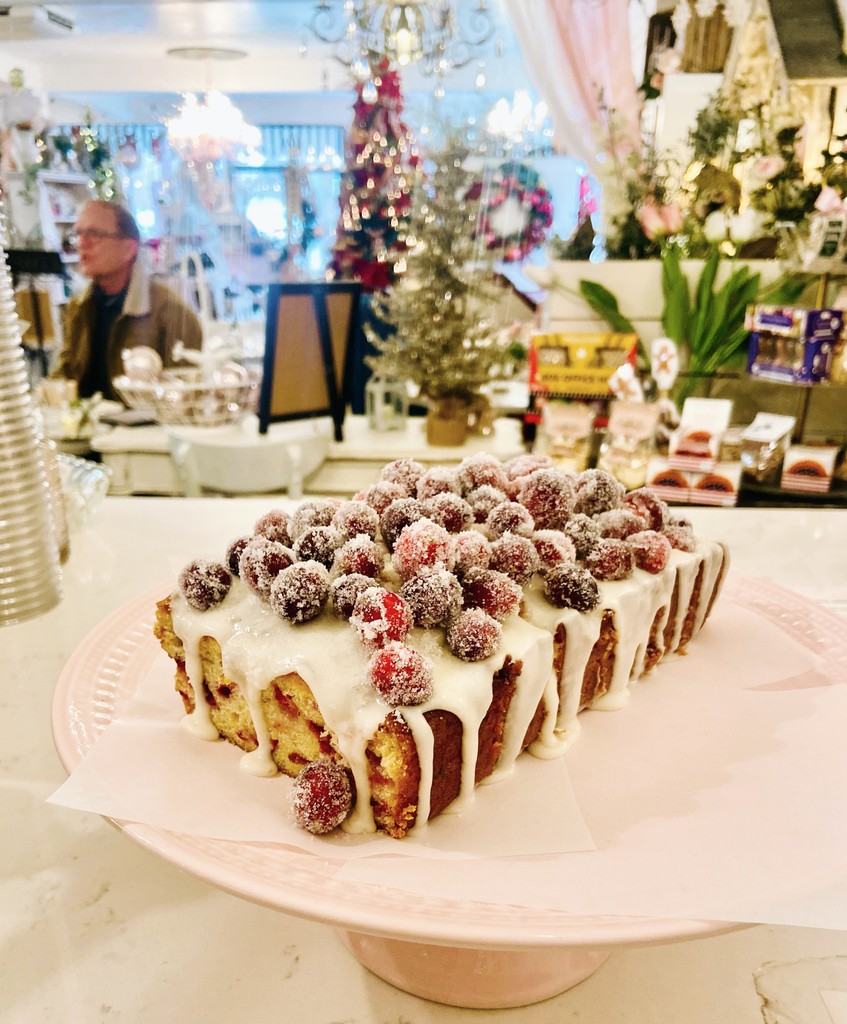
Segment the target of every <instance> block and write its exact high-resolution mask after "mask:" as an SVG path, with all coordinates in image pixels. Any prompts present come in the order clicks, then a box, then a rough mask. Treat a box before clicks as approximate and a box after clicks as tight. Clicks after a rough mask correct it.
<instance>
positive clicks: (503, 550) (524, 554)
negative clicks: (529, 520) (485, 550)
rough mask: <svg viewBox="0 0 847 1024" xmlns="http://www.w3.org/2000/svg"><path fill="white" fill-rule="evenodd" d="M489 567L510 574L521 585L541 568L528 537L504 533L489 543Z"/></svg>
mask: <svg viewBox="0 0 847 1024" xmlns="http://www.w3.org/2000/svg"><path fill="white" fill-rule="evenodd" d="M490 567H491V568H492V569H497V571H498V572H504V573H505V574H506V575H507V576H511V577H512V579H513V580H514V581H515V582H516V583H519V584H520V585H521V586H523V585H524V583H528V582H529V580H530V579H531V577H532V575H533V573H536V572H538V570H539V569H540V568H541V559H540V558H539V557H538V552H537V551H536V550H535V545H534V544H533V543H532V541H531V540H530V539H529V538H528V537H518V536H517V535H516V534H514V533H504V534H503V536H502V537H498V538H497V540H495V541H492V543H491V562H490Z"/></svg>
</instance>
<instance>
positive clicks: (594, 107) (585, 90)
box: [505, 0, 639, 173]
mask: <svg viewBox="0 0 847 1024" xmlns="http://www.w3.org/2000/svg"><path fill="white" fill-rule="evenodd" d="M505 5H506V9H507V10H508V12H509V16H510V18H511V21H512V25H513V27H514V30H515V35H516V36H517V39H518V43H519V44H520V47H521V51H522V53H523V58H524V63H525V64H526V67H527V70H528V72H529V74H530V76H531V77H532V79H533V82H534V85H535V87H536V89H537V91H538V93H539V95H540V96H541V97H542V99H543V100H544V101H545V102H546V103H547V106H548V108H549V110H550V116H551V118H552V120H553V125H554V128H555V131H556V138H557V140H558V143H559V146H560V148H561V149H562V150H563V151H565V152H566V153H568V154H569V155H570V156H573V157H575V158H576V159H578V160H582V161H583V162H584V163H585V165H586V167H587V168H588V170H589V171H591V172H595V173H596V170H597V167H598V163H599V154H600V153H601V152H602V150H603V149H604V148H605V144H604V139H603V136H602V127H601V126H602V124H603V114H602V110H601V106H602V104H605V106H606V107H608V108H611V109H612V110H614V111H615V121H616V123H617V125H618V126H619V130H620V133H621V135H622V136H623V137H624V138H625V139H626V141H627V142H628V143H629V144H631V145H638V140H639V134H638V113H639V103H638V99H637V94H636V82H635V77H634V75H633V71H632V55H631V51H630V35H629V0H505Z"/></svg>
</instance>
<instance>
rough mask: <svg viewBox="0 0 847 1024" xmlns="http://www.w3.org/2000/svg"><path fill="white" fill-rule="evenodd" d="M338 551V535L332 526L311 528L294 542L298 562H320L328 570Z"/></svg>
mask: <svg viewBox="0 0 847 1024" xmlns="http://www.w3.org/2000/svg"><path fill="white" fill-rule="evenodd" d="M337 549H338V534H337V533H336V532H335V530H334V529H333V528H332V527H331V526H310V527H309V529H308V530H304V531H303V532H302V533H301V534H300V536H299V537H298V538H297V540H295V541H294V554H295V556H296V558H297V561H298V562H320V563H321V565H324V566H326V568H327V569H328V568H329V567H330V566H331V565H332V563H333V560H334V558H335V552H336V550H337Z"/></svg>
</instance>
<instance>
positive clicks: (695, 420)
mask: <svg viewBox="0 0 847 1024" xmlns="http://www.w3.org/2000/svg"><path fill="white" fill-rule="evenodd" d="M731 416H732V402H731V401H730V400H729V399H728V398H686V400H685V404H684V405H683V407H682V414H681V416H680V420H679V426H678V427H677V428H676V430H675V431H674V432H673V433H672V434H671V436H670V442H669V445H668V462H669V464H670V465H671V466H672V467H673V468H674V469H681V470H684V471H691V472H694V473H706V472H708V471H709V470H710V469H711V468H712V467H713V466H714V465H715V463H716V462H717V461H718V455H719V453H720V446H721V439H722V437H723V434H724V431H725V430H726V429H727V427H728V426H729V421H730V418H731Z"/></svg>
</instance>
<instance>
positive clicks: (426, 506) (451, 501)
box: [422, 491, 474, 533]
mask: <svg viewBox="0 0 847 1024" xmlns="http://www.w3.org/2000/svg"><path fill="white" fill-rule="evenodd" d="M422 504H423V510H424V515H425V516H426V517H427V519H431V520H432V521H433V522H434V523H440V524H441V526H443V527H444V529H445V530H446V531H447V532H448V533H460V532H461V531H462V530H467V528H468V527H469V526H471V525H472V523H473V521H474V514H473V509H472V508H471V507H470V505H469V504H468V503H467V502H466V501H465V499H464V498H461V497H459V495H458V494H452V493H451V492H450V491H445V492H444V493H443V494H435V495H433V497H431V498H427V499H426V501H424V502H422Z"/></svg>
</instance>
